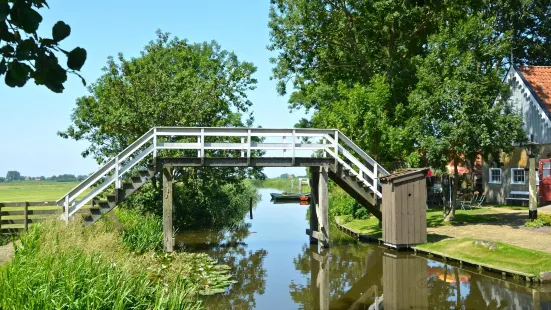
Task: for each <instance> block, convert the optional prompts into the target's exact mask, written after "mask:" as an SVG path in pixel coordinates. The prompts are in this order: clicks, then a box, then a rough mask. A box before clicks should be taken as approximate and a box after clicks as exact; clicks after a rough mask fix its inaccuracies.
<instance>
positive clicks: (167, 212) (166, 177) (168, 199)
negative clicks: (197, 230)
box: [163, 166, 174, 253]
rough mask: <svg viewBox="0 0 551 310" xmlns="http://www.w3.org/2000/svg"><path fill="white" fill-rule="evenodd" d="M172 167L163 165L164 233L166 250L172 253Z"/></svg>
mask: <svg viewBox="0 0 551 310" xmlns="http://www.w3.org/2000/svg"><path fill="white" fill-rule="evenodd" d="M172 185H173V184H172V167H171V166H163V234H164V250H165V252H168V253H171V252H172V251H174V244H173V239H172V232H173V227H172V198H173V197H172V190H173V188H172Z"/></svg>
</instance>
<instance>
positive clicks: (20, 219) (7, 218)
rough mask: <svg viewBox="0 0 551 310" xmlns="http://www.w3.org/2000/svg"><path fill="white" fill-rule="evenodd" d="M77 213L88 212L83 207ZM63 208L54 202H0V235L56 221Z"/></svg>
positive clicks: (87, 209)
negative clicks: (40, 223) (46, 221)
mask: <svg viewBox="0 0 551 310" xmlns="http://www.w3.org/2000/svg"><path fill="white" fill-rule="evenodd" d="M83 209H84V210H82V212H79V213H86V212H88V213H89V212H90V210H89V208H86V207H84V208H83ZM62 213H63V207H59V206H57V205H56V202H55V201H44V202H0V233H13V232H18V231H25V230H27V229H28V228H29V227H30V226H31V225H33V224H35V223H38V222H42V221H45V220H49V219H57V218H59V217H60V215H61V214H62Z"/></svg>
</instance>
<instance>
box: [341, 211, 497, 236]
mask: <svg viewBox="0 0 551 310" xmlns="http://www.w3.org/2000/svg"><path fill="white" fill-rule="evenodd" d="M492 213H497V212H496V211H493V210H489V209H474V210H456V211H455V219H454V221H453V222H451V223H448V222H444V214H443V213H442V211H441V210H427V227H439V226H443V225H461V224H476V223H488V222H495V221H497V220H498V219H497V218H496V217H493V216H492V215H491V214H492ZM337 220H338V222H339V223H340V224H341V225H344V226H346V227H348V228H350V229H352V230H355V231H357V232H359V233H360V234H366V235H370V236H372V237H376V238H380V237H382V230H381V228H379V221H378V220H377V218H376V217H374V216H372V217H370V218H368V219H366V220H360V219H352V220H350V221H348V222H347V221H345V220H344V217H342V216H341V217H337Z"/></svg>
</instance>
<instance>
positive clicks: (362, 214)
mask: <svg viewBox="0 0 551 310" xmlns="http://www.w3.org/2000/svg"><path fill="white" fill-rule="evenodd" d="M354 218H357V219H360V220H366V219H368V218H369V211H367V209H366V208H364V207H361V208H358V209H357V210H356V212H354Z"/></svg>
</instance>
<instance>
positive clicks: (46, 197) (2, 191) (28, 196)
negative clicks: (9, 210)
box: [0, 181, 78, 202]
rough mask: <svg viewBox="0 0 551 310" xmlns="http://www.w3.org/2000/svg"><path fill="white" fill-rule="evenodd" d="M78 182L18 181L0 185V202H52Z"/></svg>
mask: <svg viewBox="0 0 551 310" xmlns="http://www.w3.org/2000/svg"><path fill="white" fill-rule="evenodd" d="M77 184H78V182H53V181H18V182H8V183H0V202H23V201H31V202H40V201H54V200H58V199H59V198H61V197H62V196H63V195H64V194H66V193H67V192H68V191H70V190H71V189H73V187H75V186H76V185H77Z"/></svg>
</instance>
